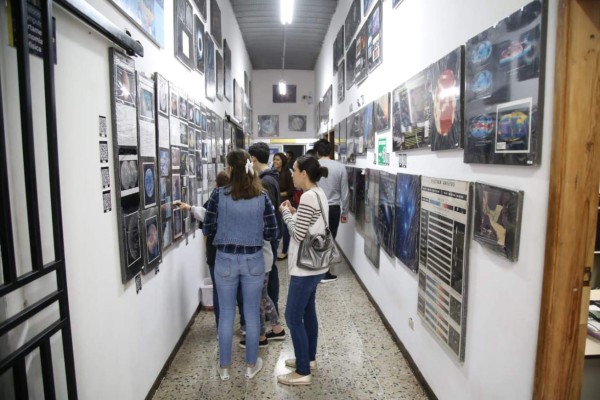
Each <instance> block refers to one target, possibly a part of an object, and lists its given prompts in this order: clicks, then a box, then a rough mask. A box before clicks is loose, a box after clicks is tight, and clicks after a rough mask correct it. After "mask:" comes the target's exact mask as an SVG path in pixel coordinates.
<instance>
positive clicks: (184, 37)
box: [173, 0, 195, 69]
mask: <svg viewBox="0 0 600 400" xmlns="http://www.w3.org/2000/svg"><path fill="white" fill-rule="evenodd" d="M173 4H174V10H173V11H174V12H173V15H174V18H175V21H174V27H175V34H174V35H173V37H174V38H175V58H177V59H178V60H179V61H181V63H182V64H183V65H185V66H186V67H188V68H190V69H191V68H194V64H195V60H194V34H193V33H192V32H193V31H194V17H193V15H194V12H193V9H192V3H190V2H189V1H187V0H177V1H175V2H174V3H173Z"/></svg>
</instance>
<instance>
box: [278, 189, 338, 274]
mask: <svg viewBox="0 0 600 400" xmlns="http://www.w3.org/2000/svg"><path fill="white" fill-rule="evenodd" d="M317 196H319V198H320V199H321V204H322V205H323V212H324V213H325V215H324V216H325V220H327V221H328V220H329V207H328V206H327V197H326V196H325V192H324V191H323V189H321V188H320V187H315V188H314V189H311V190H308V191H306V192H304V193H303V194H302V196H301V197H300V204H299V205H298V210H297V211H296V213H295V214H294V215H292V213H290V212H289V211H288V210H285V211H283V221H284V222H285V223H286V225H287V227H288V230H289V232H290V237H291V240H290V247H289V249H288V270H289V273H290V275H295V276H309V275H318V274H322V273H324V271H322V270H321V271H317V272H315V271H308V270H305V269H300V268H298V267H297V266H296V260H297V258H298V247H299V246H300V242H301V241H302V240H304V238H305V237H306V234H307V233H308V232H310V233H311V234H313V235H314V234H317V233H325V221H324V220H323V218H321V209H320V207H319V201H318V200H317Z"/></svg>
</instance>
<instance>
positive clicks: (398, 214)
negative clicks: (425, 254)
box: [394, 174, 421, 272]
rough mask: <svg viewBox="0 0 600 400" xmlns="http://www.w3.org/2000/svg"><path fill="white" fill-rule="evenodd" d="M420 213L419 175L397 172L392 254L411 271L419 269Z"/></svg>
mask: <svg viewBox="0 0 600 400" xmlns="http://www.w3.org/2000/svg"><path fill="white" fill-rule="evenodd" d="M420 215H421V177H420V176H419V175H409V174H397V175H396V209H395V223H394V232H395V235H394V239H395V243H394V254H395V255H396V257H398V259H399V260H400V261H402V263H403V264H404V265H406V267H407V268H408V269H410V270H411V271H413V272H417V271H418V270H419V224H420Z"/></svg>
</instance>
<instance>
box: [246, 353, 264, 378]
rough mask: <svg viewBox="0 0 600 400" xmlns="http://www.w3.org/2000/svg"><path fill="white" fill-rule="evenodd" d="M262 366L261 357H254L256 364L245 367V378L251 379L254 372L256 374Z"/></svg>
mask: <svg viewBox="0 0 600 400" xmlns="http://www.w3.org/2000/svg"><path fill="white" fill-rule="evenodd" d="M262 367H263V360H262V358H260V357H258V358H257V359H256V364H254V367H246V379H252V378H254V377H255V376H256V374H258V373H259V372H260V370H261V369H262Z"/></svg>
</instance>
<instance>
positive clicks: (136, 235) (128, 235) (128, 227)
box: [122, 211, 143, 278]
mask: <svg viewBox="0 0 600 400" xmlns="http://www.w3.org/2000/svg"><path fill="white" fill-rule="evenodd" d="M122 226H123V232H122V236H123V242H124V245H125V260H126V265H127V268H128V269H131V268H134V269H136V270H137V271H138V272H139V270H141V268H142V266H143V260H142V248H141V243H140V213H139V211H135V212H132V213H130V214H124V215H123V225H122ZM131 278H133V276H131Z"/></svg>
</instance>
